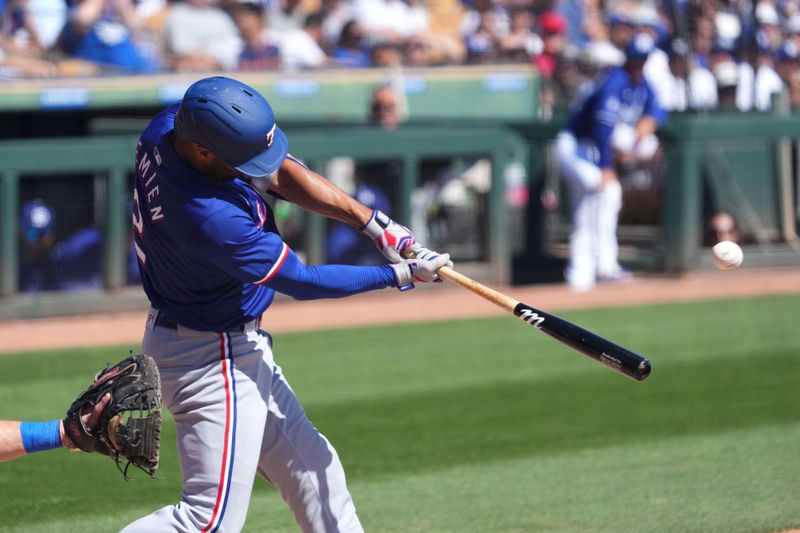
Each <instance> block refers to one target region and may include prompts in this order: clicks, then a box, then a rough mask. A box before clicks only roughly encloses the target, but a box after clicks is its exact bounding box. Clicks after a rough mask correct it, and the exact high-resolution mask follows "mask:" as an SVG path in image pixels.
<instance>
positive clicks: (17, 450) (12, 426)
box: [0, 420, 25, 461]
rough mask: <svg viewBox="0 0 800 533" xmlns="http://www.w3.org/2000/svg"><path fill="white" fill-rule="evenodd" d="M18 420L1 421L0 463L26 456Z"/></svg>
mask: <svg viewBox="0 0 800 533" xmlns="http://www.w3.org/2000/svg"><path fill="white" fill-rule="evenodd" d="M19 426H20V422H19V421H18V420H2V421H0V461H8V460H10V459H15V458H17V457H20V456H23V455H25V447H24V446H23V445H22V436H20V433H19Z"/></svg>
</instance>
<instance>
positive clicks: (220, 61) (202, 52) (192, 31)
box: [164, 0, 242, 72]
mask: <svg viewBox="0 0 800 533" xmlns="http://www.w3.org/2000/svg"><path fill="white" fill-rule="evenodd" d="M164 30H165V35H164V37H165V40H166V50H167V57H168V61H169V65H170V67H171V69H172V70H175V71H178V72H203V71H210V70H234V69H235V68H236V66H237V64H238V63H239V53H240V51H241V49H242V41H241V38H240V37H239V31H238V30H237V28H236V25H235V24H234V22H233V20H232V19H231V17H230V16H229V15H228V14H227V13H226V12H225V11H223V10H222V9H220V8H219V7H218V6H217V3H216V1H215V0H178V1H177V2H176V3H175V4H173V5H172V7H171V8H170V10H169V12H168V13H167V17H166V21H165V28H164Z"/></svg>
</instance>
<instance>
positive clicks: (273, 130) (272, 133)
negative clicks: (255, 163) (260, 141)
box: [267, 124, 277, 148]
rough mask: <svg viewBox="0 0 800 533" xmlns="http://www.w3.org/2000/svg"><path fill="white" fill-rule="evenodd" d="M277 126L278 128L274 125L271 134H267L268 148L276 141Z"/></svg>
mask: <svg viewBox="0 0 800 533" xmlns="http://www.w3.org/2000/svg"><path fill="white" fill-rule="evenodd" d="M276 126H277V124H273V125H272V129H271V130H269V133H267V148H269V147H270V146H272V141H274V140H275V127H276Z"/></svg>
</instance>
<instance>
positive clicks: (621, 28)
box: [608, 13, 633, 50]
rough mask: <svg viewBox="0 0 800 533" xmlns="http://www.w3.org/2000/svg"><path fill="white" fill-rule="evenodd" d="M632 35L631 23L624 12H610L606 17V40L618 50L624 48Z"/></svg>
mask: <svg viewBox="0 0 800 533" xmlns="http://www.w3.org/2000/svg"><path fill="white" fill-rule="evenodd" d="M631 37H633V23H632V22H631V20H630V18H629V17H628V15H627V14H625V13H611V14H610V15H609V17H608V40H609V41H611V44H613V45H614V46H616V47H617V48H618V49H619V50H625V47H626V46H628V43H629V42H630V40H631Z"/></svg>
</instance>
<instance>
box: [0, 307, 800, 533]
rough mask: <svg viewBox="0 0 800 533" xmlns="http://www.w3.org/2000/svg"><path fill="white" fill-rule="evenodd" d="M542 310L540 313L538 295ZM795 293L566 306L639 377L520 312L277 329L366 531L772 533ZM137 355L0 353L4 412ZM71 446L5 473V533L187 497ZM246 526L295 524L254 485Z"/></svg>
mask: <svg viewBox="0 0 800 533" xmlns="http://www.w3.org/2000/svg"><path fill="white" fill-rule="evenodd" d="M534 305H535V303H534ZM799 308H800V296H781V297H763V298H754V299H743V300H730V301H719V302H701V303H691V304H670V305H659V306H650V307H636V308H620V309H607V310H595V311H581V312H577V311H576V312H569V313H567V312H565V313H563V316H564V317H565V318H568V319H570V320H573V321H575V322H577V323H579V324H581V325H583V326H584V327H587V328H588V329H591V330H593V331H596V332H598V333H600V334H602V335H604V336H607V337H609V338H611V339H613V340H615V341H617V342H619V343H621V344H623V345H625V346H628V347H630V348H631V349H634V350H636V351H639V352H641V353H643V354H646V355H647V356H648V357H650V358H651V359H652V361H653V373H652V375H651V377H650V378H649V379H648V380H647V381H645V382H643V383H636V382H633V381H631V380H629V379H627V378H624V377H621V376H619V375H617V374H615V373H613V372H611V371H610V370H608V369H607V368H605V367H603V366H601V365H599V364H597V363H596V362H594V361H591V360H589V359H587V358H585V357H583V356H581V355H579V354H577V353H575V352H572V351H570V350H568V349H567V348H565V347H563V346H561V345H560V344H558V343H556V342H554V341H553V340H552V339H550V338H548V337H547V336H545V335H541V334H538V333H536V332H534V331H533V330H532V329H531V328H529V327H525V326H524V325H522V324H519V323H518V322H517V321H516V320H513V319H511V318H508V317H498V318H492V319H482V320H461V321H453V322H445V323H433V324H421V325H402V326H394V327H380V328H361V329H351V330H341V331H333V332H321V333H314V334H310V333H303V334H283V335H276V338H275V341H276V342H275V352H276V358H277V360H278V361H279V363H280V364H281V365H282V367H283V369H284V371H285V374H286V375H287V377H288V379H289V381H290V382H291V383H292V385H293V387H294V389H295V391H296V392H297V394H298V396H299V397H300V398H301V400H302V401H303V403H304V405H305V406H306V410H307V412H308V414H309V417H310V418H311V420H312V421H314V423H315V424H316V425H317V427H319V428H320V430H322V431H323V432H324V433H325V434H326V435H327V436H328V437H329V438H330V440H331V441H332V442H333V443H334V445H335V446H336V448H337V450H338V451H339V453H340V455H341V457H342V461H343V462H344V464H345V467H346V469H347V473H348V479H349V482H350V483H349V484H350V488H351V491H352V493H353V496H354V498H355V501H356V504H357V506H358V509H359V514H360V516H361V519H362V522H363V524H364V526H365V528H366V529H367V531H373V532H398V533H401V532H403V533H405V532H490V531H504V532H522V531H531V532H539V531H542V532H564V533H573V532H575V533H584V532H608V533H611V532H613V533H638V532H653V533H661V532H667V533H668V532H720V533H722V532H725V533H735V532H741V533H750V532H752V533H756V532H771V531H776V530H780V529H783V528H787V527H790V526H798V525H800V454H799V453H798V452H800V387H798V385H800V326H798V324H797V318H796V317H797V309H799ZM128 349H135V347H134V346H130V347H127V346H126V347H115V348H112V349H109V348H106V349H93V350H82V351H74V350H73V351H66V350H65V351H60V352H48V353H39V354H19V355H9V356H3V357H0V384H1V385H0V418H20V417H21V418H25V419H48V418H54V417H56V416H59V415H60V414H61V411H63V410H64V409H65V408H66V406H67V405H68V404H69V402H70V401H71V400H72V399H73V397H74V396H75V394H76V393H77V392H78V391H79V390H80V389H82V388H83V387H84V386H85V384H86V380H87V376H90V375H91V374H92V373H93V372H94V371H96V370H97V368H99V367H100V366H102V365H103V364H104V363H106V362H109V361H114V360H116V359H119V358H120V357H121V356H122V355H123V354H124V353H126V351H127V350H128ZM139 474H140V475H134V479H133V480H132V481H130V482H128V483H125V482H123V481H122V480H121V479H120V476H119V474H117V472H116V470H115V469H114V467H113V465H112V464H110V463H109V461H108V459H106V458H103V457H99V456H95V455H90V454H82V453H81V454H69V453H67V452H65V451H63V450H58V451H54V452H48V453H40V454H35V455H33V456H30V457H25V458H22V459H19V460H16V461H12V462H9V463H5V464H3V465H2V466H0V510H2V513H3V518H4V520H3V521H2V523H0V531H20V532H22V531H24V532H56V531H69V532H83V531H86V532H101V531H117V530H119V529H120V528H121V527H122V526H123V525H124V524H126V523H127V522H128V521H131V520H133V519H134V518H136V517H138V516H141V515H143V514H146V513H147V512H149V511H152V510H155V509H156V508H158V507H161V506H163V505H165V504H168V503H172V502H173V501H176V500H177V498H178V497H179V494H180V487H179V473H178V470H177V461H176V457H175V448H174V429H173V426H172V424H171V421H170V420H167V421H166V423H165V428H164V447H163V453H162V466H161V469H160V470H159V476H160V479H158V480H156V481H149V480H147V479H145V477H144V475H143V474H141V473H139ZM246 530H247V531H296V527H295V526H294V525H293V521H292V518H291V516H290V514H289V512H288V510H287V508H286V507H285V505H284V504H283V503H282V502H281V500H280V497H279V496H278V495H277V493H276V492H275V491H274V490H273V489H272V488H271V487H268V486H267V485H266V483H263V482H257V484H256V489H255V492H254V496H253V501H252V504H251V507H250V512H249V515H248V521H247V528H246Z"/></svg>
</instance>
